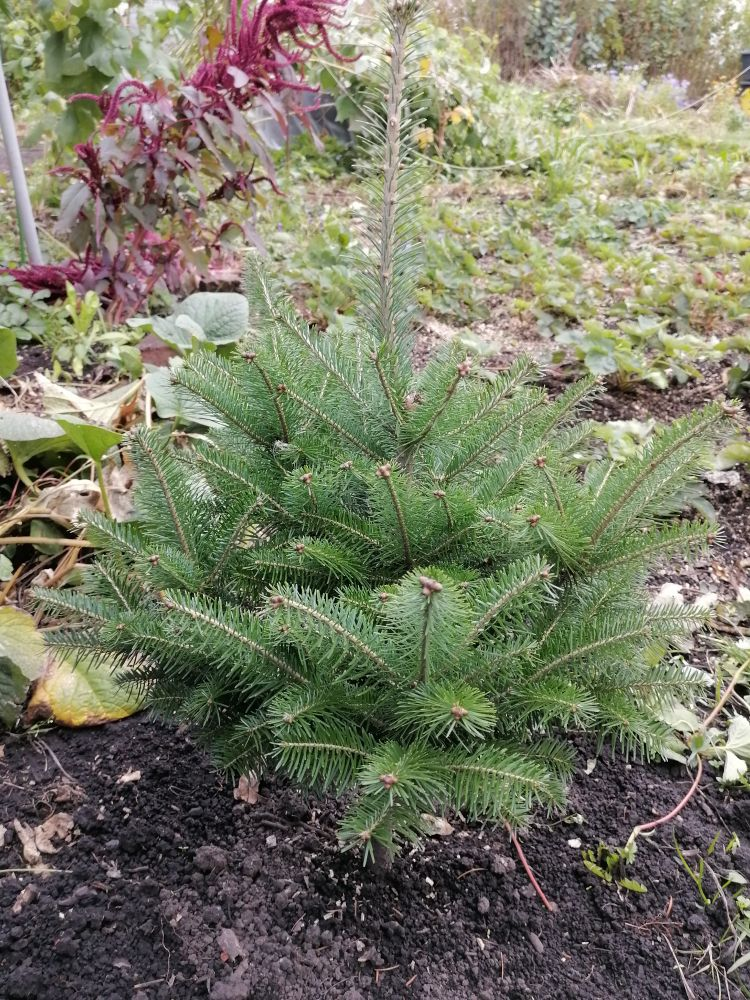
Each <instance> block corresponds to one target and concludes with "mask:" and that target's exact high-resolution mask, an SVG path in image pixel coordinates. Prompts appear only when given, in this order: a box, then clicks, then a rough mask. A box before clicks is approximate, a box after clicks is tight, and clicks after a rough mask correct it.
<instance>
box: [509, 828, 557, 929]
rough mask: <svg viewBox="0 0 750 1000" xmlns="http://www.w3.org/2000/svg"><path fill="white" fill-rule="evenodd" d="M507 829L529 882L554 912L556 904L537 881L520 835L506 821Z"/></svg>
mask: <svg viewBox="0 0 750 1000" xmlns="http://www.w3.org/2000/svg"><path fill="white" fill-rule="evenodd" d="M505 829H506V830H507V831H508V835H509V837H510V841H511V843H512V844H513V846H514V847H515V849H516V854H517V855H518V858H519V860H520V862H521V864H522V865H523V870H524V871H525V872H526V874H527V876H528V879H529V882H531V884H532V886H533V888H534V891H535V892H536V894H537V896H538V897H539V898H540V899H541V901H542V902H543V903H544V905H545V906H546V907H547V909H548V910H549V911H550V913H554V912H555V905H554V903H550V901H549V900H548V899H547V897H546V896H545V895H544V891H543V889H542V887H541V886H540V885H539V883H538V882H537V880H536V876H535V875H534V873H533V871H532V870H531V866H530V865H529V862H528V861H527V860H526V855H525V854H524V853H523V848H522V847H521V844H520V843H519V841H518V837H516V835H515V833H513V831H512V830H511V828H510V823H506V824H505Z"/></svg>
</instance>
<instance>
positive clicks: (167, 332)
mask: <svg viewBox="0 0 750 1000" xmlns="http://www.w3.org/2000/svg"><path fill="white" fill-rule="evenodd" d="M249 315H250V310H249V306H248V302H247V299H246V298H245V296H244V295H239V294H238V293H237V292H194V293H193V294H192V295H188V297H187V298H186V299H185V300H184V301H183V302H181V303H180V304H179V305H178V306H177V308H176V309H175V311H174V312H173V313H172V315H171V316H167V317H157V318H155V319H153V320H152V323H153V328H154V332H155V333H156V335H157V336H158V337H160V338H161V339H162V340H164V341H166V342H167V343H168V344H171V345H173V346H174V347H177V348H178V349H180V350H187V349H189V348H190V347H191V345H192V343H193V341H194V340H197V341H206V342H207V343H209V344H216V345H220V344H233V343H236V342H237V341H238V340H239V339H240V338H241V337H244V336H245V334H246V333H247V328H248V322H249Z"/></svg>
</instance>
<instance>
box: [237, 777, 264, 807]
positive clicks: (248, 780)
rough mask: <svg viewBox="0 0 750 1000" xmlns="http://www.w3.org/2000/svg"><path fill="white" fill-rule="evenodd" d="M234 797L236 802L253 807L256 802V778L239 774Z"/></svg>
mask: <svg viewBox="0 0 750 1000" xmlns="http://www.w3.org/2000/svg"><path fill="white" fill-rule="evenodd" d="M234 797H235V799H237V801H238V802H246V803H247V804H248V805H249V806H254V805H255V803H256V802H257V801H258V776H257V775H255V774H250V775H247V774H241V775H240V777H239V781H238V782H237V787H236V788H235V790H234Z"/></svg>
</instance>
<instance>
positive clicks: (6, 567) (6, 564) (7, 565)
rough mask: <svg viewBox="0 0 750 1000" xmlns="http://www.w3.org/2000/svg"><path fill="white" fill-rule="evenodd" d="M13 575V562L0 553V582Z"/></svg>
mask: <svg viewBox="0 0 750 1000" xmlns="http://www.w3.org/2000/svg"><path fill="white" fill-rule="evenodd" d="M12 576H13V563H12V562H11V561H10V559H9V558H8V557H7V556H4V555H3V554H2V553H0V583H5V582H6V581H7V580H10V578H11V577H12Z"/></svg>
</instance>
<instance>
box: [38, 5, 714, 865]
mask: <svg viewBox="0 0 750 1000" xmlns="http://www.w3.org/2000/svg"><path fill="white" fill-rule="evenodd" d="M417 8H418V5H417V4H416V3H412V2H405V3H404V2H401V3H394V4H393V5H392V6H391V7H390V8H389V15H388V16H389V19H390V25H391V31H392V38H393V44H392V49H391V55H392V58H391V60H390V63H389V65H388V67H387V77H388V80H387V88H386V91H387V94H388V99H387V104H386V107H385V109H384V111H383V113H382V114H380V115H376V116H375V117H374V118H373V121H372V123H371V126H372V127H371V129H370V133H371V137H372V140H371V141H372V146H373V152H372V155H373V158H375V157H376V156H377V157H379V159H380V163H381V168H380V170H379V171H377V172H376V171H373V173H372V175H371V177H370V183H371V185H372V186H373V187H374V186H379V187H380V189H381V201H380V209H379V211H376V212H374V213H373V219H372V221H371V223H370V224H369V226H368V227H367V229H366V232H365V244H366V246H367V248H368V252H367V254H363V257H362V260H361V261H360V266H359V279H358V280H359V297H360V303H361V305H360V313H359V324H358V328H357V331H356V334H354V335H349V334H341V335H338V336H333V335H327V336H323V335H320V334H319V333H317V332H316V331H315V330H313V329H310V328H309V327H308V325H307V324H306V323H305V322H303V321H302V320H301V319H300V318H299V317H298V315H297V314H296V312H295V310H294V308H293V306H292V305H291V304H290V302H289V301H288V300H287V299H286V298H285V297H284V296H283V294H282V293H281V292H280V290H279V288H278V287H277V285H276V284H275V282H274V280H273V279H272V278H271V277H270V276H269V274H268V273H267V271H266V268H265V266H264V264H263V262H262V261H261V260H260V259H259V257H258V256H256V255H251V256H250V257H249V260H248V266H247V282H246V284H247V295H248V299H249V302H250V306H251V312H252V321H251V330H252V333H251V334H250V335H249V336H248V338H247V342H246V343H245V344H244V345H243V347H242V348H241V350H240V351H238V352H237V353H235V354H233V355H231V356H229V357H222V356H219V355H217V354H215V353H210V352H207V351H195V352H193V353H192V355H191V356H190V358H188V359H187V360H186V361H185V364H184V365H183V366H182V367H181V368H179V369H178V370H177V371H176V372H175V379H176V381H177V383H178V385H179V387H180V391H181V393H182V394H183V395H184V399H185V401H186V405H187V406H189V405H190V404H191V403H192V404H193V405H195V406H197V407H198V408H199V409H200V411H201V412H202V413H205V411H206V410H207V409H208V410H209V411H211V412H212V413H213V414H214V416H215V420H216V423H217V424H218V425H220V426H219V427H218V429H217V430H215V431H214V432H212V434H211V435H210V438H208V439H201V440H196V441H194V442H193V443H192V444H191V446H190V447H183V446H176V444H175V443H174V442H173V441H171V440H170V438H169V435H168V434H167V433H165V432H164V431H160V430H146V429H138V430H137V431H135V432H134V433H133V434H132V435H131V437H130V449H131V452H132V456H133V461H134V463H135V466H136V469H137V477H138V485H137V517H136V519H135V520H134V521H132V522H130V523H127V524H118V523H116V522H114V521H111V520H108V519H106V518H104V517H101V516H97V515H94V516H91V517H90V518H89V520H88V528H87V531H88V537H89V538H90V539H91V540H92V541H94V542H95V543H96V544H97V545H98V546H99V547H100V556H99V558H98V560H97V562H96V563H95V564H94V566H93V567H92V568H91V570H90V571H89V573H88V578H87V582H86V585H85V589H84V590H83V591H82V592H78V593H71V592H68V591H57V592H48V591H45V592H43V593H42V594H41V595H40V596H41V598H42V599H43V601H44V603H45V606H46V608H47V611H48V612H49V613H50V614H53V615H55V616H56V617H58V618H59V619H61V627H60V628H58V629H56V630H54V631H53V632H52V635H53V641H54V642H57V643H60V644H62V645H65V646H70V647H75V648H78V649H81V650H83V651H85V652H86V653H87V654H91V653H97V652H98V653H99V654H101V656H102V657H104V658H106V659H107V660H108V661H111V662H113V663H114V664H116V669H117V671H118V673H119V675H120V676H121V678H122V679H123V681H125V682H128V683H132V684H135V685H137V686H139V687H140V688H141V689H142V690H143V691H144V692H145V693H146V694H147V696H148V698H149V700H150V703H151V704H152V705H153V706H154V708H156V709H157V710H159V711H161V712H163V713H165V714H167V715H170V716H173V717H177V718H179V719H181V720H185V721H187V722H189V723H191V724H192V725H193V726H194V729H195V732H196V734H197V735H198V736H199V738H200V739H201V740H202V741H203V742H204V743H205V744H206V746H207V747H209V748H210V750H211V752H212V754H213V755H214V758H215V760H216V761H217V763H218V764H219V765H220V766H221V767H222V768H225V769H226V770H228V771H233V772H236V773H242V772H247V771H250V770H255V771H262V770H263V769H269V768H271V769H278V770H279V771H281V772H282V773H283V774H285V775H286V776H287V777H288V778H289V779H290V780H292V781H294V782H298V783H300V784H302V785H305V786H309V787H312V788H316V789H321V790H329V791H332V792H333V793H335V794H342V793H346V794H347V799H348V801H349V805H348V807H347V810H346V813H345V815H344V818H343V820H342V823H341V828H340V837H341V840H342V841H343V843H344V844H345V845H346V846H359V847H360V848H362V849H363V851H364V855H365V859H367V858H371V857H372V856H373V855H374V854H375V853H376V852H377V853H379V854H380V853H385V854H386V855H388V856H390V855H392V854H393V853H394V852H395V851H396V850H397V848H398V846H399V844H401V843H403V842H405V841H416V840H418V839H419V838H420V836H421V835H422V833H423V820H422V816H423V814H424V813H434V812H435V811H436V810H448V809H455V810H461V811H462V812H463V814H464V815H466V816H469V817H473V818H481V819H486V820H490V821H496V822H500V823H504V824H508V826H509V827H510V829H511V830H515V829H517V828H518V827H519V826H521V825H523V823H524V822H525V821H526V819H527V818H528V816H529V815H530V813H531V812H532V811H533V810H534V809H535V808H537V807H541V808H542V809H556V808H559V807H560V806H562V804H563V802H564V797H565V785H566V780H567V778H568V776H569V774H570V771H571V768H572V762H573V756H572V752H571V749H570V747H569V746H568V745H567V744H566V742H565V740H564V734H565V731H566V730H568V729H575V730H588V731H591V732H593V733H595V734H596V735H597V736H598V737H599V738H600V739H602V740H603V739H606V738H611V739H612V740H613V741H614V742H615V743H617V744H619V745H620V746H621V747H623V748H624V749H625V750H627V751H631V750H636V749H638V750H642V751H646V752H655V753H658V751H659V750H660V748H661V747H662V746H663V743H664V740H665V738H666V737H667V735H668V730H667V727H666V726H665V725H664V724H663V723H662V722H660V721H659V716H660V714H661V712H662V710H663V708H664V707H665V706H669V705H670V704H671V703H672V702H673V701H674V700H675V699H683V698H684V697H685V693H686V687H688V686H689V685H690V683H691V681H690V679H689V678H687V677H686V674H685V671H684V670H683V669H682V668H681V667H680V666H679V665H678V664H676V663H675V662H673V660H671V659H669V658H668V657H666V656H665V654H666V653H667V651H668V649H669V647H670V644H671V643H673V642H674V641H675V640H678V639H679V638H680V637H681V636H683V635H684V634H685V633H686V632H689V631H691V630H693V629H695V628H696V627H698V626H700V625H701V624H702V623H703V622H704V621H705V618H706V615H707V612H706V611H705V610H704V609H701V608H695V607H691V606H678V605H674V604H668V605H659V606H655V605H653V604H652V603H651V602H650V600H649V597H648V594H647V591H646V589H645V580H646V577H647V573H648V570H649V567H650V566H651V565H652V564H653V562H654V560H655V559H657V558H660V557H663V556H665V555H669V554H670V553H674V552H686V553H689V552H692V551H695V550H696V549H700V548H701V547H702V546H704V545H705V544H706V542H707V538H708V532H709V528H708V526H706V525H705V524H703V523H702V522H700V521H687V520H678V521H676V522H672V521H667V520H665V519H664V514H665V511H669V510H670V509H672V510H673V511H676V510H679V507H680V501H679V496H680V493H681V491H683V490H684V487H685V485H686V483H687V482H689V481H690V480H691V479H693V478H694V477H695V476H696V474H697V473H698V471H699V470H700V469H701V468H702V467H703V465H704V463H705V459H706V452H707V447H709V446H710V445H711V444H712V442H713V441H714V440H715V439H716V438H717V436H718V435H720V434H721V427H722V423H723V420H724V419H725V417H724V414H723V411H722V406H721V404H718V403H716V404H712V405H710V406H708V407H706V408H705V409H703V410H700V411H698V412H696V413H694V414H692V415H690V416H688V417H686V418H684V419H682V420H679V421H677V422H675V423H674V424H672V425H671V426H669V427H667V428H665V429H664V430H663V431H661V432H659V433H657V434H655V435H654V437H653V439H652V440H651V442H650V443H649V444H648V445H647V446H646V448H645V449H644V452H643V454H642V455H639V456H636V457H633V458H631V459H629V460H628V461H627V462H625V463H623V464H619V465H614V464H607V463H604V462H602V463H599V464H595V465H594V466H592V467H591V468H589V470H588V471H587V472H586V473H585V474H584V473H582V471H581V469H580V467H579V459H578V457H577V456H578V455H579V454H580V449H581V446H582V444H583V443H584V442H586V440H587V438H588V437H589V435H590V433H591V424H590V423H589V422H588V421H586V420H585V419H582V417H581V412H582V411H583V410H585V407H586V405H587V403H588V402H589V401H590V400H591V399H592V397H593V396H594V395H595V394H596V393H597V392H598V391H599V390H598V387H597V385H596V384H595V383H594V382H592V381H590V380H583V381H581V382H578V383H576V384H574V385H572V386H570V387H569V388H568V389H567V390H566V391H565V392H563V393H562V394H561V395H560V396H559V397H558V398H556V399H552V398H550V396H549V394H548V393H547V392H546V391H545V390H544V389H543V388H541V387H540V386H539V385H537V384H535V383H536V380H537V379H538V375H539V371H538V368H537V366H536V364H535V363H534V362H533V361H531V360H530V359H528V358H519V359H518V360H517V361H515V362H514V363H513V364H512V365H511V366H510V368H509V369H508V370H507V371H505V372H502V373H499V374H498V373H494V372H490V371H487V370H485V369H483V368H482V367H481V366H480V365H478V364H477V363H476V362H475V361H474V360H473V359H472V358H471V357H467V356H466V355H465V354H464V353H463V352H461V351H460V350H459V349H458V348H456V347H450V348H448V349H446V350H445V351H444V352H442V353H441V354H440V355H439V356H438V357H434V358H432V359H431V360H430V361H429V362H428V363H427V365H426V367H425V369H424V370H423V371H414V370H413V368H412V365H411V360H410V358H411V353H410V351H411V340H410V336H409V330H410V321H411V316H412V315H413V309H414V281H415V278H416V276H417V274H418V252H417V249H418V243H419V241H418V234H417V233H415V232H414V230H413V219H414V214H413V212H411V211H410V207H411V201H412V199H413V198H414V197H415V196H416V192H417V190H418V180H417V179H415V178H416V174H415V173H414V167H413V165H412V163H411V161H410V156H411V150H412V143H411V135H412V133H413V130H414V127H415V119H414V116H413V114H412V113H411V112H410V110H409V87H410V67H411V66H412V65H413V57H412V56H411V54H410V53H411V46H412V42H413V38H414V35H415V32H414V30H413V29H414V23H415V19H416V17H417V14H418V9H417Z"/></svg>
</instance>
